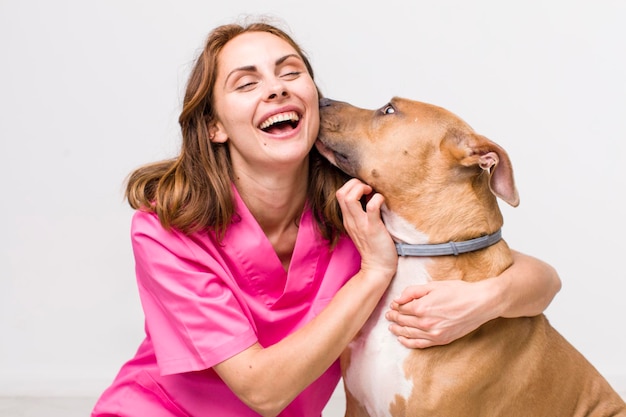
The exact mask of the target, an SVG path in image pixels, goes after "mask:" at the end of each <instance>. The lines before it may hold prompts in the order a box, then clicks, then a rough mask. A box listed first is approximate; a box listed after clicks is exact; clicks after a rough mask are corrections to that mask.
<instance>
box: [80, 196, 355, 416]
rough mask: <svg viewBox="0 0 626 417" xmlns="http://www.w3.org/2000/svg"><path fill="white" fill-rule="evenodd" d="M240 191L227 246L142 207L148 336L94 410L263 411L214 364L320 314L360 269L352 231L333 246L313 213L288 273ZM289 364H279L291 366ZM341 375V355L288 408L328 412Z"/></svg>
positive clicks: (138, 220) (136, 239)
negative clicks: (165, 223) (164, 223)
mask: <svg viewBox="0 0 626 417" xmlns="http://www.w3.org/2000/svg"><path fill="white" fill-rule="evenodd" d="M235 194H236V211H237V214H238V216H236V221H235V222H234V223H233V224H232V225H231V227H230V228H229V229H228V231H227V232H226V234H225V236H224V240H223V241H222V243H221V244H220V243H218V242H217V240H216V238H215V236H214V235H213V234H212V233H206V232H203V233H194V234H192V235H185V234H183V233H181V232H179V231H177V230H171V231H167V230H165V229H163V227H161V224H160V223H159V220H158V218H157V216H156V215H155V214H151V213H146V212H142V211H137V212H136V213H135V214H134V216H133V220H132V226H131V236H132V245H133V251H134V255H135V263H136V274H137V282H138V286H139V295H140V298H141V303H142V307H143V310H144V314H145V331H146V338H145V339H144V341H143V342H142V343H141V345H140V346H139V349H138V351H137V353H136V354H135V357H134V358H133V359H131V360H130V361H128V362H127V363H126V364H124V365H123V367H122V368H121V370H120V371H119V373H118V375H117V377H116V378H115V380H114V382H113V384H112V385H111V386H110V387H109V388H108V389H107V390H105V392H104V393H103V394H102V396H101V397H100V399H99V400H98V402H97V403H96V405H95V408H94V410H93V412H92V416H111V415H116V416H137V417H160V416H209V417H212V416H219V417H230V416H238V417H242V416H258V414H257V413H255V412H253V411H252V410H250V409H249V408H248V407H247V406H246V405H245V404H244V403H243V402H241V401H240V400H239V399H238V398H237V396H235V395H234V394H233V393H232V392H231V391H230V389H229V388H228V387H227V386H226V385H225V384H224V382H222V380H221V379H220V378H219V376H218V375H217V374H216V373H215V372H214V371H213V369H212V366H213V365H216V364H218V363H220V362H222V361H224V360H225V359H228V358H229V357H231V356H233V355H235V354H237V353H239V352H241V351H243V350H245V349H246V348H248V347H250V346H251V345H253V344H254V343H255V342H259V343H260V344H261V345H262V346H264V347H267V346H270V345H272V344H274V343H277V342H279V341H280V340H282V339H283V338H285V337H286V336H287V335H288V334H290V333H293V332H294V331H295V330H297V329H298V328H300V327H302V326H303V325H304V324H306V323H308V322H309V321H311V319H313V318H314V317H315V316H316V315H317V314H318V313H319V312H320V311H321V310H322V309H323V308H324V307H325V306H326V305H327V304H328V302H329V301H330V300H331V298H332V297H333V296H334V295H335V293H336V292H337V291H338V290H339V288H341V286H342V285H343V284H344V283H345V282H346V281H347V280H348V279H349V278H350V277H352V276H353V275H354V274H355V273H356V272H357V271H358V269H359V265H360V257H359V254H358V252H357V250H356V248H355V247H354V245H353V244H352V242H351V241H350V239H349V238H347V237H342V238H341V240H340V241H339V244H338V245H337V246H336V247H335V249H334V250H333V251H330V249H329V246H328V244H327V242H326V241H324V240H323V238H322V237H321V236H320V234H319V232H318V230H317V228H316V223H315V220H314V218H313V215H312V213H311V211H310V210H307V211H305V213H304V215H303V216H302V218H301V220H300V225H299V230H298V237H297V240H296V245H295V248H294V252H293V256H292V259H291V264H290V266H289V271H288V272H285V270H284V268H283V267H282V264H281V262H280V260H279V259H278V256H277V255H276V252H275V251H274V249H273V247H272V245H271V243H270V242H269V240H268V239H267V237H266V236H265V234H264V233H263V231H262V230H261V228H260V226H259V224H258V223H257V222H256V220H255V219H254V217H253V216H252V215H251V214H250V212H249V211H248V209H247V207H246V206H245V204H244V203H243V202H242V200H241V198H240V197H239V195H238V194H237V192H236V191H235ZM282 365H283V364H277V366H282ZM339 378H340V370H339V363H338V361H336V362H335V363H334V364H333V365H332V366H331V367H330V368H329V369H328V370H327V371H326V372H325V373H324V374H323V375H322V376H321V377H320V378H319V379H317V380H316V381H315V382H313V383H312V384H311V385H310V386H309V387H308V388H307V389H306V390H305V391H303V392H302V393H301V394H300V395H299V396H298V397H297V398H295V399H294V401H293V402H292V403H291V404H290V405H289V406H288V407H287V408H286V409H285V410H284V411H283V412H282V413H281V414H280V416H283V417H287V416H290V417H291V416H293V417H309V416H311V417H319V416H320V415H321V413H322V410H323V409H324V406H325V405H326V403H327V402H328V400H329V398H330V396H331V395H332V393H333V391H334V389H335V387H336V386H337V383H338V381H339Z"/></svg>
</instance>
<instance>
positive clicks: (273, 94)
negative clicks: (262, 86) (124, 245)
mask: <svg viewBox="0 0 626 417" xmlns="http://www.w3.org/2000/svg"><path fill="white" fill-rule="evenodd" d="M288 95H289V93H288V92H287V87H286V86H285V84H284V83H283V82H282V81H281V80H280V79H274V80H272V81H271V82H270V83H269V85H268V91H267V99H268V100H276V99H277V98H284V97H287V96H288Z"/></svg>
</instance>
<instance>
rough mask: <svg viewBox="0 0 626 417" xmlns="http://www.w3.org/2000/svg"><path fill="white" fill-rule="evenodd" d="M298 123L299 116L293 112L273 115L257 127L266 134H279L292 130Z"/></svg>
mask: <svg viewBox="0 0 626 417" xmlns="http://www.w3.org/2000/svg"><path fill="white" fill-rule="evenodd" d="M299 122H300V115H299V114H298V113H296V112H295V111H288V112H285V113H279V114H275V115H273V116H272V117H270V118H268V119H267V120H265V121H264V122H263V123H261V124H260V125H259V129H261V130H262V131H264V132H267V133H281V132H284V131H286V130H293V129H295V128H296V127H297V126H298V123H299Z"/></svg>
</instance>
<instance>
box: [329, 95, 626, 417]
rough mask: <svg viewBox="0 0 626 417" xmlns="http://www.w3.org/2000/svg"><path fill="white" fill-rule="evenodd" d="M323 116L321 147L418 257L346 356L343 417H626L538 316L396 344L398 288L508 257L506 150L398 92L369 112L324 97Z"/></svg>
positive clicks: (478, 269) (494, 271) (479, 273)
mask: <svg viewBox="0 0 626 417" xmlns="http://www.w3.org/2000/svg"><path fill="white" fill-rule="evenodd" d="M320 112H321V118H322V122H321V128H320V135H319V141H318V143H317V147H318V149H319V150H320V152H321V153H322V154H323V155H324V156H325V157H326V158H328V159H329V160H330V161H331V162H332V163H333V164H334V165H336V166H337V167H339V168H340V169H342V170H343V171H345V172H346V173H348V174H349V175H352V176H354V177H357V178H360V179H361V180H363V181H364V182H366V183H368V184H370V185H371V186H372V187H373V188H374V189H375V190H376V191H377V192H379V193H381V194H382V195H383V196H384V197H385V206H384V207H383V219H384V221H385V225H386V226H387V228H388V229H389V232H390V233H391V235H392V236H393V238H394V240H395V241H396V242H398V243H406V244H411V245H406V246H405V245H400V244H397V246H398V250H399V253H401V252H402V253H404V252H406V253H410V252H412V251H415V252H416V253H417V254H418V255H419V256H401V257H400V258H399V261H398V271H397V274H396V276H395V278H394V280H393V281H392V284H391V286H390V289H389V290H388V292H387V294H388V295H386V296H385V297H383V299H382V300H381V303H380V305H379V307H378V308H377V310H376V311H374V313H373V314H372V316H371V318H370V320H369V321H368V323H367V324H366V325H365V326H364V328H363V330H362V332H361V333H360V335H359V336H358V337H357V338H356V339H355V340H354V341H353V342H352V343H351V344H350V346H349V348H348V349H347V350H346V354H345V355H344V357H342V367H343V377H344V383H345V386H346V396H347V401H348V403H347V411H346V415H347V416H351V417H352V416H430V417H432V416H448V417H471V416H476V417H485V416H503V417H515V416H520V417H540V416H546V417H559V416H563V417H572V416H626V404H625V403H624V401H623V400H622V399H621V398H620V396H619V395H618V394H617V393H616V392H615V391H614V390H613V389H612V388H611V386H610V385H609V384H608V383H607V381H606V380H605V379H604V378H603V377H602V376H601V375H600V374H599V373H598V371H597V370H596V369H595V368H594V367H593V366H592V365H591V364H590V363H589V362H588V361H587V360H586V359H585V358H584V357H583V356H582V355H581V354H580V353H579V352H578V351H577V350H576V349H575V348H574V347H573V346H572V345H570V344H569V343H568V342H567V341H566V340H565V339H564V338H563V337H562V336H561V335H560V334H559V333H558V332H557V331H556V330H554V328H552V327H551V326H550V324H549V323H548V321H547V319H546V317H545V316H544V315H540V316H537V317H524V318H517V319H504V318H500V319H496V320H492V321H490V322H488V323H486V324H484V325H483V326H481V327H480V328H479V329H477V330H475V331H474V332H472V333H470V334H469V335H467V336H465V337H463V338H461V339H459V340H457V341H455V342H453V343H450V344H448V345H445V346H437V347H431V348H427V349H414V350H411V349H407V348H404V347H403V346H402V345H400V343H399V342H398V341H397V340H396V339H395V337H394V336H393V335H392V334H391V333H390V332H389V330H388V328H387V327H388V322H387V321H386V320H385V318H384V311H385V310H386V308H387V306H388V305H389V303H390V300H391V298H392V297H393V296H397V295H398V294H399V293H400V291H401V290H402V289H404V288H405V287H407V286H408V285H412V284H416V283H424V282H427V281H429V280H444V279H462V280H465V281H477V280H480V279H483V278H486V277H493V276H497V275H498V274H499V273H500V272H502V271H503V270H504V269H506V268H507V267H508V266H509V265H510V264H511V262H512V258H511V254H510V251H509V248H508V246H507V244H506V243H505V242H504V241H503V240H501V239H500V237H499V230H500V227H501V226H502V223H503V221H502V215H501V213H500V210H499V208H498V203H497V200H496V196H497V197H499V198H501V199H502V200H504V201H505V202H507V203H509V204H511V205H512V206H517V204H518V203H519V198H518V194H517V189H516V187H515V183H514V181H513V170H512V168H511V163H510V161H509V157H508V155H507V154H506V152H505V151H504V150H503V149H502V148H501V147H500V146H498V145H496V144H495V143H493V142H492V141H490V140H488V139H487V138H485V137H483V136H480V135H478V134H476V133H475V132H474V131H473V130H472V129H471V128H470V127H469V126H468V125H467V124H466V123H465V122H463V121H462V120H461V119H459V118H458V117H456V116H455V115H453V114H452V113H450V112H448V111H446V110H445V109H442V108H440V107H437V106H433V105H429V104H425V103H420V102H415V101H410V100H406V99H401V98H394V99H392V100H391V102H390V103H389V104H387V105H385V106H383V107H382V108H380V109H378V110H373V111H370V110H364V109H360V108H356V107H354V106H351V105H349V104H347V103H343V102H336V101H332V100H328V99H322V100H321V101H320ZM476 238H478V239H477V240H472V239H476ZM468 241H469V243H468ZM445 242H456V243H455V244H446V243H445ZM423 244H431V245H430V246H429V245H427V246H423ZM432 244H435V245H432ZM412 245H416V246H412ZM481 248H482V249H481ZM448 249H449V251H447V250H448ZM466 249H467V250H469V251H470V252H467V253H463V251H464V250H466ZM441 253H443V255H441ZM446 253H448V254H446ZM435 255H437V256H435ZM439 255H441V256H439Z"/></svg>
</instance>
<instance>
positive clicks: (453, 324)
mask: <svg viewBox="0 0 626 417" xmlns="http://www.w3.org/2000/svg"><path fill="white" fill-rule="evenodd" d="M485 281H489V280H485ZM485 281H479V282H473V283H469V282H465V281H460V280H449V281H433V282H430V283H428V284H424V285H414V286H411V287H407V288H406V289H405V290H404V291H403V292H402V294H401V295H400V296H399V297H397V298H396V299H395V300H394V301H393V302H392V304H391V306H390V307H391V309H390V310H389V311H388V312H387V314H386V318H387V319H388V320H389V321H391V322H392V323H391V325H390V327H389V329H390V330H391V332H392V333H393V334H394V335H396V336H397V337H398V340H399V341H400V343H402V344H403V345H404V346H406V347H408V348H426V347H430V346H437V345H445V344H448V343H450V342H452V341H454V340H456V339H458V338H460V337H463V336H465V335H466V334H468V333H469V332H471V331H472V330H475V329H477V328H478V327H479V326H480V325H482V324H483V323H485V322H487V321H489V320H491V319H493V318H495V317H498V315H499V314H498V311H496V309H495V308H494V306H493V305H489V304H490V300H492V299H493V297H492V295H490V294H489V289H490V286H489V285H485V284H487V283H486V282H485ZM483 283H484V284H483Z"/></svg>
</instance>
